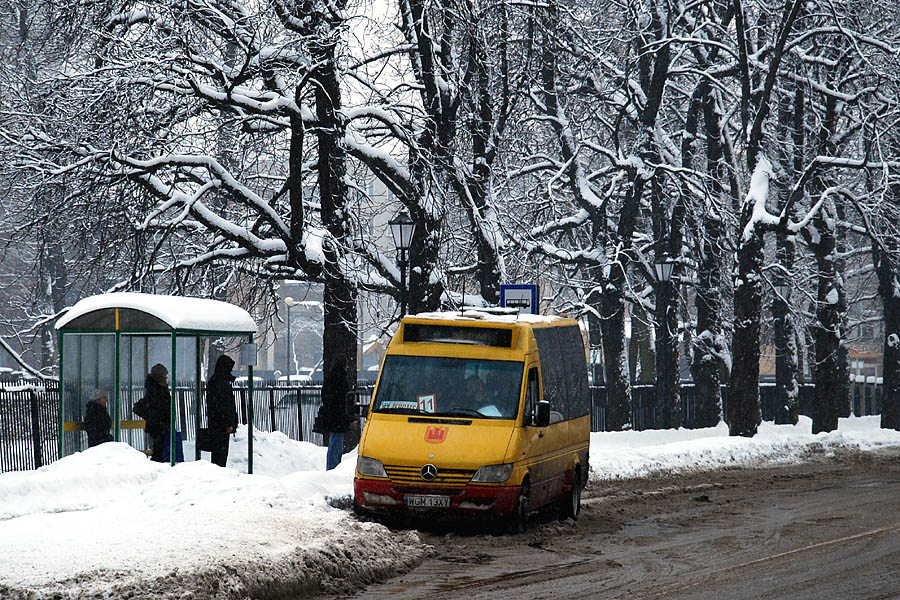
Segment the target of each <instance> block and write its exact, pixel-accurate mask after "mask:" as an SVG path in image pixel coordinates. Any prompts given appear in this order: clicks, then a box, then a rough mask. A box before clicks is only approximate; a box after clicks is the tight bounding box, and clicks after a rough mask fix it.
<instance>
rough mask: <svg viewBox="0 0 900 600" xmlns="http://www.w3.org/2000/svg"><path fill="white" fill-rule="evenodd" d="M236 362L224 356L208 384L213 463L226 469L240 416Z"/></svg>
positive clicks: (207, 394) (207, 398)
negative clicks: (230, 439)
mask: <svg viewBox="0 0 900 600" xmlns="http://www.w3.org/2000/svg"><path fill="white" fill-rule="evenodd" d="M232 368H234V360H233V359H232V358H230V357H228V356H226V355H224V354H223V355H222V356H220V357H219V359H218V360H217V361H216V367H215V370H214V372H213V374H212V377H210V378H209V381H208V382H207V384H206V422H207V427H208V429H209V436H210V439H211V441H212V452H211V454H212V462H213V463H214V464H217V465H219V466H220V467H224V466H225V463H227V462H228V436H229V435H230V434H232V433H234V432H235V431H236V430H237V425H238V416H237V409H236V408H235V405H234V389H233V388H232V383H233V382H234V376H233V375H232V374H231V369H232Z"/></svg>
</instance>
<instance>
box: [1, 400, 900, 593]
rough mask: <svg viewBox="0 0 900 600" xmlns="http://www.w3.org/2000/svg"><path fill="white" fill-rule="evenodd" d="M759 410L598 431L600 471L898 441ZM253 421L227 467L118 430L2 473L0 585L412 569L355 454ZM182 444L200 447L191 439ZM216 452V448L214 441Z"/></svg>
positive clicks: (144, 586) (176, 589)
mask: <svg viewBox="0 0 900 600" xmlns="http://www.w3.org/2000/svg"><path fill="white" fill-rule="evenodd" d="M810 431H811V421H810V420H809V419H808V418H805V417H801V419H800V423H799V424H798V425H797V426H784V425H778V426H776V425H772V424H769V423H763V425H762V426H761V428H760V432H759V434H758V435H757V436H756V437H754V438H752V439H745V438H731V437H728V429H727V427H726V426H725V425H724V424H720V426H719V427H716V428H711V429H702V430H693V431H692V430H685V429H680V430H664V431H644V432H622V433H594V434H591V475H590V481H591V482H592V484H594V485H597V484H598V483H599V482H602V481H603V480H609V479H622V478H633V477H644V476H648V475H652V474H659V473H667V474H672V473H679V472H684V471H694V470H707V469H716V468H722V467H735V466H745V467H753V466H761V465H767V464H777V463H789V462H801V461H802V460H804V458H805V457H806V456H809V455H810V454H811V453H813V452H816V453H821V452H829V451H833V450H836V449H838V448H853V449H858V450H862V451H866V450H872V449H876V448H879V447H883V446H888V445H894V446H900V432H895V431H890V430H882V429H880V428H879V420H878V417H861V418H850V419H842V420H841V422H840V427H839V429H838V431H836V432H832V433H829V434H819V435H815V436H814V435H812V434H810ZM246 435H247V430H246V428H242V429H241V430H240V431H239V432H238V435H237V436H236V439H234V440H233V442H232V446H231V451H230V455H229V466H233V467H235V468H226V469H221V468H219V467H216V466H214V465H212V464H210V463H209V462H207V461H205V460H204V461H199V462H187V463H182V464H179V465H177V466H176V467H174V468H171V467H169V466H167V465H160V464H157V463H152V462H150V461H149V460H147V458H146V457H145V456H144V455H143V454H142V453H140V452H137V451H136V450H133V449H132V448H130V447H129V446H127V445H125V444H120V443H109V444H103V445H101V446H98V447H96V448H92V449H90V450H87V451H85V452H81V453H78V454H75V455H73V456H69V457H67V458H64V459H62V460H60V461H58V462H56V463H54V464H52V465H49V466H47V467H44V468H42V469H40V470H37V471H28V472H16V473H5V474H2V475H0V597H2V598H17V597H22V598H25V597H28V598H33V597H58V598H109V597H112V598H119V597H154V598H176V597H177V598H244V597H247V596H251V595H252V596H253V597H261V596H278V595H279V594H282V593H287V592H290V593H292V594H296V595H297V596H298V597H299V596H300V595H301V594H303V593H305V592H310V591H314V590H317V589H322V588H323V587H324V588H328V589H332V590H333V589H336V587H339V586H340V585H347V586H355V587H358V585H359V584H361V583H365V582H367V581H373V580H374V579H376V578H378V577H383V576H385V575H387V574H391V573H396V572H399V571H402V570H405V569H407V568H408V567H410V566H412V565H414V564H415V563H417V562H418V561H420V560H421V559H422V558H423V557H424V556H425V555H426V554H427V553H428V548H427V547H426V546H424V545H423V544H421V543H420V541H419V539H418V537H417V536H416V535H415V534H414V533H411V532H392V531H390V530H388V529H387V528H385V527H383V526H381V525H378V524H375V523H362V522H359V521H357V520H355V519H354V518H353V517H352V516H351V515H350V514H349V512H348V511H347V510H346V508H335V506H340V507H346V506H347V505H348V504H349V497H350V494H351V492H352V481H353V470H354V465H355V462H356V456H355V454H348V455H345V456H344V460H343V462H342V463H341V465H340V466H339V467H338V468H337V469H335V470H334V471H331V472H325V471H324V466H325V448H320V447H318V446H315V445H313V444H309V443H306V442H294V441H291V440H289V439H288V438H286V437H285V436H284V435H282V434H280V433H277V432H276V433H263V432H256V437H255V438H254V470H255V471H256V473H255V474H254V475H246V474H244V473H241V472H240V471H246V462H247V454H246V447H247V444H246ZM185 455H186V456H193V448H192V447H190V446H189V445H188V444H186V445H185ZM204 456H205V457H207V458H208V455H204Z"/></svg>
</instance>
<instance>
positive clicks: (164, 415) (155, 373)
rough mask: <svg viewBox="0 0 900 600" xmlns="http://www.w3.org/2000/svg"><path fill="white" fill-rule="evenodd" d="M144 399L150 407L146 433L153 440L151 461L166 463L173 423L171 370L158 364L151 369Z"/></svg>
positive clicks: (145, 386) (145, 428)
mask: <svg viewBox="0 0 900 600" xmlns="http://www.w3.org/2000/svg"><path fill="white" fill-rule="evenodd" d="M144 398H145V399H146V401H147V405H148V414H147V418H146V421H147V424H146V425H145V426H144V431H146V432H147V434H148V435H150V437H151V438H152V440H153V454H151V455H150V460H154V461H156V462H166V459H165V458H164V454H163V446H165V444H166V442H167V441H168V437H169V436H168V433H169V428H170V427H171V423H172V413H171V402H172V396H171V394H169V370H168V369H166V367H165V366H163V365H161V364H159V363H157V364H155V365H153V367H152V368H151V369H150V373H149V374H148V375H147V381H146V382H145V383H144Z"/></svg>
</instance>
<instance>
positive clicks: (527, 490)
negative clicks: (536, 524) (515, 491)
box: [507, 479, 531, 534]
mask: <svg viewBox="0 0 900 600" xmlns="http://www.w3.org/2000/svg"><path fill="white" fill-rule="evenodd" d="M530 495H531V484H530V482H529V481H528V479H524V480H523V481H522V488H521V490H520V491H519V500H518V502H516V509H515V511H513V514H512V515H510V516H509V521H508V524H507V529H508V531H509V532H510V533H513V534H515V533H524V532H525V530H526V529H527V528H528V509H529V496H530Z"/></svg>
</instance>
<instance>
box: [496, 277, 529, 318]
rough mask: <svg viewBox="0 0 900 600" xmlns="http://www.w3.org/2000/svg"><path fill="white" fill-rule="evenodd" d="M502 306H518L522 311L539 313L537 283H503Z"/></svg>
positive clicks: (501, 288)
mask: <svg viewBox="0 0 900 600" xmlns="http://www.w3.org/2000/svg"><path fill="white" fill-rule="evenodd" d="M500 306H504V307H506V308H517V309H519V312H520V313H531V314H533V315H536V314H538V297H537V285H534V284H530V283H525V284H514V283H511V284H505V283H501V284H500Z"/></svg>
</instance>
